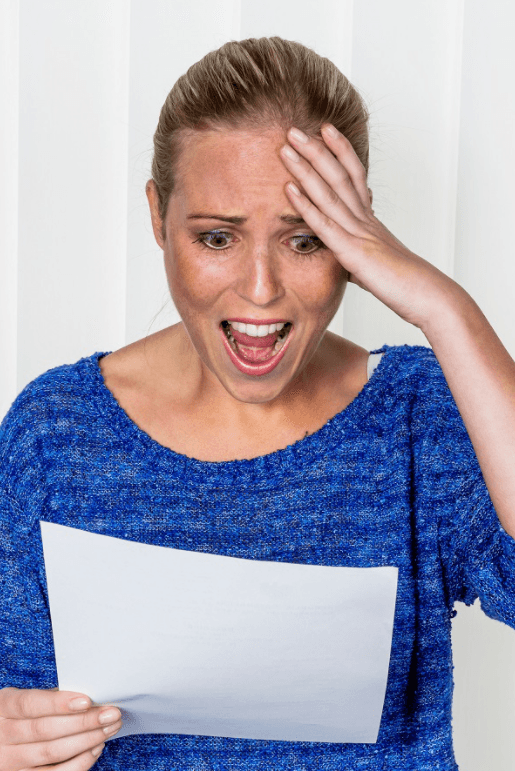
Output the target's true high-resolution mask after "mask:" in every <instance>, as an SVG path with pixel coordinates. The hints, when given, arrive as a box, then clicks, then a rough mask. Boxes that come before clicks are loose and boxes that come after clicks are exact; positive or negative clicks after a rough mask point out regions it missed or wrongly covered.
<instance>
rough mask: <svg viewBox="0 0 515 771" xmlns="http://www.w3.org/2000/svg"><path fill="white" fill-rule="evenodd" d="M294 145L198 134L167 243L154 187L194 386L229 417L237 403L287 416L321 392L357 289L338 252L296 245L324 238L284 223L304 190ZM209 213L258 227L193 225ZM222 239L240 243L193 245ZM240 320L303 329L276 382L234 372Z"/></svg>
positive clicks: (262, 135)
mask: <svg viewBox="0 0 515 771" xmlns="http://www.w3.org/2000/svg"><path fill="white" fill-rule="evenodd" d="M285 142H286V134H285V132H283V131H282V130H278V129H273V130H272V129H271V130H269V131H265V132H264V131H262V130H261V131H252V130H249V131H244V130H241V131H233V130H231V131H229V130H223V131H209V132H195V133H193V134H191V135H190V136H188V137H186V138H184V141H183V146H182V151H181V155H180V161H179V168H178V184H177V186H176V189H175V191H174V194H173V195H172V196H171V198H170V201H169V205H168V210H167V214H166V218H165V222H164V226H165V234H166V238H165V239H164V240H163V238H162V235H161V228H162V224H163V223H162V222H161V220H160V218H159V214H158V209H157V196H156V194H155V190H154V188H153V183H149V185H148V186H147V195H148V199H149V204H150V208H151V213H152V224H153V228H154V234H155V237H156V240H157V242H158V244H159V246H161V248H162V249H163V251H164V261H165V269H166V275H167V278H168V283H169V287H170V292H171V295H172V298H173V301H174V303H175V305H176V307H177V309H178V311H179V313H180V315H181V319H182V327H181V334H182V335H183V337H184V342H185V346H184V347H183V349H184V350H185V351H187V353H188V355H187V356H186V355H185V361H184V368H185V369H184V371H185V377H192V378H193V380H195V382H196V384H197V386H196V392H197V393H199V392H200V391H201V392H202V394H204V396H205V397H206V399H205V401H206V403H208V402H209V403H210V404H212V400H213V397H215V398H217V399H218V400H219V403H220V400H221V401H223V402H225V406H226V407H229V408H230V404H228V403H227V402H232V403H233V405H234V409H235V410H236V411H238V410H241V409H245V407H244V406H243V404H242V403H244V404H246V405H248V408H247V409H252V408H254V410H256V409H257V410H258V411H259V405H261V407H262V408H265V406H266V405H267V403H268V404H269V406H270V407H272V404H273V405H274V409H278V410H280V409H281V404H282V403H284V404H285V405H286V404H289V405H290V407H291V401H292V398H293V397H294V396H295V394H299V393H300V392H302V391H303V389H304V390H307V391H310V392H311V391H313V381H316V380H320V379H323V378H324V372H325V369H326V368H327V367H330V362H329V361H327V357H328V355H329V347H327V351H326V350H325V349H326V346H325V338H324V332H325V330H326V328H327V326H328V325H329V323H330V321H331V319H332V318H333V316H334V314H335V313H336V310H337V309H338V306H339V304H340V302H341V299H342V297H343V294H344V292H345V288H346V284H347V273H346V271H345V270H344V269H343V268H342V266H341V264H340V263H339V262H338V261H337V260H336V258H335V257H334V256H333V254H332V253H331V252H330V251H329V250H327V249H318V250H316V251H315V252H314V253H313V254H312V255H310V256H307V255H304V254H299V253H298V252H295V251H294V248H293V247H295V248H296V245H295V244H293V245H292V244H288V243H287V240H288V239H289V238H292V236H294V235H301V234H309V235H316V234H314V233H313V231H312V230H311V229H310V228H309V227H307V226H306V225H293V226H292V225H289V224H287V223H285V222H283V221H281V220H280V219H279V216H280V215H284V214H290V215H294V216H298V212H296V211H295V210H294V208H293V207H292V205H291V204H290V202H289V200H288V198H287V196H286V193H285V190H284V186H285V184H286V182H288V181H294V180H293V177H292V176H291V174H290V173H289V172H288V170H287V169H286V167H285V165H284V164H283V162H282V160H281V157H280V155H279V150H280V148H281V146H282V145H284V144H285ZM200 212H203V213H217V214H223V215H224V216H244V217H247V218H248V219H247V221H246V222H245V223H244V224H241V225H234V224H230V223H226V222H222V221H220V220H209V219H202V220H197V221H195V220H187V216H188V214H192V213H200ZM213 229H217V230H218V229H220V230H223V231H225V232H228V233H230V234H231V238H230V239H229V242H230V243H229V242H227V241H225V242H222V243H223V245H224V246H225V245H226V244H227V247H226V248H225V249H218V250H216V249H214V248H209V246H203V245H202V244H199V243H192V242H193V241H195V239H196V238H197V237H198V233H199V232H202V231H204V232H205V231H208V230H213ZM211 243H213V240H211ZM234 317H249V318H256V319H260V318H261V319H265V318H282V319H287V320H290V321H292V322H293V324H294V330H295V337H294V338H293V337H292V340H291V343H290V348H289V350H288V351H287V353H286V356H285V357H284V359H283V360H282V362H280V364H279V365H278V366H277V368H276V369H274V370H273V371H272V372H271V373H269V374H268V375H264V376H259V377H255V376H250V375H245V374H243V373H241V372H239V371H238V370H237V369H236V368H235V367H234V366H233V365H232V363H231V362H230V360H229V358H228V355H227V353H226V351H225V350H224V347H223V344H222V341H221V339H220V332H219V325H220V322H221V321H222V320H223V319H227V318H234ZM193 372H194V373H195V374H194V375H193ZM200 381H202V388H201V389H200V391H199V387H198V383H199V382H200ZM192 382H193V381H192ZM308 383H309V387H308ZM208 394H209V398H208ZM234 400H236V402H239V403H240V404H239V405H238V404H237V403H234ZM220 406H221V405H220Z"/></svg>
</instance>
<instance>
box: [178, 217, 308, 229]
mask: <svg viewBox="0 0 515 771" xmlns="http://www.w3.org/2000/svg"><path fill="white" fill-rule="evenodd" d="M187 219H189V220H221V221H222V222H231V223H232V224H233V225H243V223H244V222H246V221H247V220H248V217H223V216H222V215H221V214H189V215H188V217H187ZM279 219H280V220H282V221H283V222H286V223H287V224H288V225H306V227H308V225H307V223H306V222H305V221H304V220H303V219H302V217H296V216H295V215H293V214H282V215H281V216H280V217H279Z"/></svg>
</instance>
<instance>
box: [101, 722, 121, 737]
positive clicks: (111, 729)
mask: <svg viewBox="0 0 515 771" xmlns="http://www.w3.org/2000/svg"><path fill="white" fill-rule="evenodd" d="M120 728H121V726H119V725H117V724H116V723H115V724H114V725H108V726H106V727H105V728H104V729H103V731H104V733H105V735H106V736H111V734H115V733H118V731H119V730H120Z"/></svg>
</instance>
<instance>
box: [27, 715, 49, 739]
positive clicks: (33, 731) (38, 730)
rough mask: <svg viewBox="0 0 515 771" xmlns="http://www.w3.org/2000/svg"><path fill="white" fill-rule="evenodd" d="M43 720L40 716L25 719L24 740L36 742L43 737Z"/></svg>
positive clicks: (44, 731) (44, 727)
mask: <svg viewBox="0 0 515 771" xmlns="http://www.w3.org/2000/svg"><path fill="white" fill-rule="evenodd" d="M45 729H46V726H45V722H44V721H43V720H41V718H32V719H27V720H26V729H25V730H26V741H27V742H37V741H41V740H42V739H44V738H45V733H46V730H45Z"/></svg>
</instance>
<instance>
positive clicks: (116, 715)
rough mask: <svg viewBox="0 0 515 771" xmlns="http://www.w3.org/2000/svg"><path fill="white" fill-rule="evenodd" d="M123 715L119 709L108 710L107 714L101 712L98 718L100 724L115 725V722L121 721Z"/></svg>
mask: <svg viewBox="0 0 515 771" xmlns="http://www.w3.org/2000/svg"><path fill="white" fill-rule="evenodd" d="M120 717H121V713H120V710H119V709H108V710H106V711H105V712H101V713H100V714H99V716H98V722H99V723H114V721H115V720H119V719H120Z"/></svg>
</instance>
